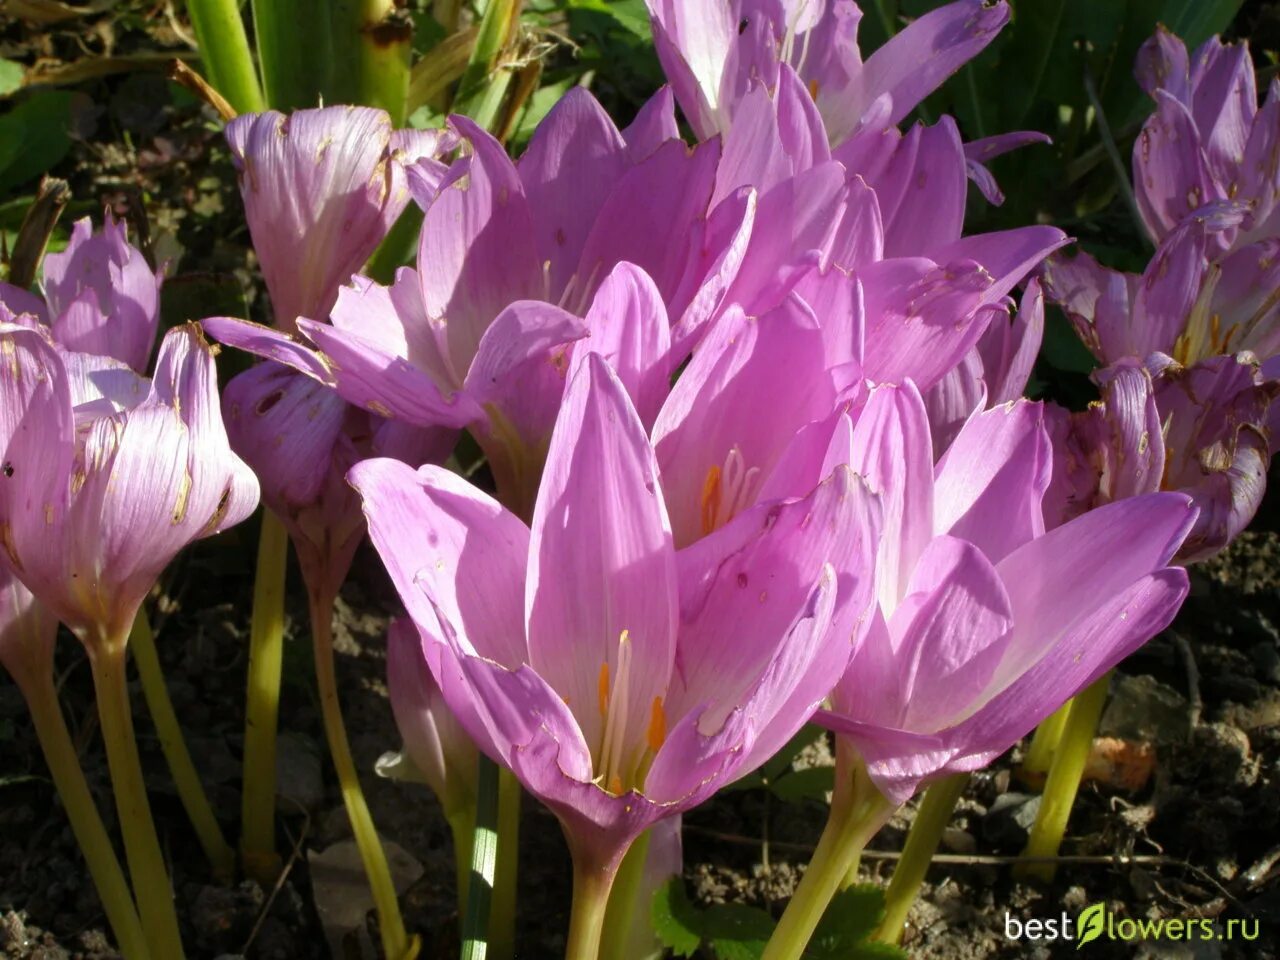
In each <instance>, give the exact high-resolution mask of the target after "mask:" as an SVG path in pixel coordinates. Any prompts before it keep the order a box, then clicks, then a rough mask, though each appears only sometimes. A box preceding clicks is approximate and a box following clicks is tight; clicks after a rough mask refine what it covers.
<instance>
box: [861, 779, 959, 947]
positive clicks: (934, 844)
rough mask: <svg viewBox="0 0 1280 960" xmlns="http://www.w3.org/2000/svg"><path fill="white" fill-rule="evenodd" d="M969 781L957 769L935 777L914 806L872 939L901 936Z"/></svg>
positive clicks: (891, 939)
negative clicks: (903, 844)
mask: <svg viewBox="0 0 1280 960" xmlns="http://www.w3.org/2000/svg"><path fill="white" fill-rule="evenodd" d="M968 783H969V774H967V773H957V774H954V775H952V776H950V777H946V778H945V779H943V780H939V781H937V782H936V783H934V784H932V785H931V786H930V787H929V789H927V790H926V791H925V792H924V798H923V799H922V800H921V801H920V807H919V809H917V810H916V818H915V820H914V821H913V822H912V824H911V829H910V830H909V831H908V832H907V842H906V845H905V846H904V847H903V848H902V857H901V858H900V859H899V860H898V865H897V866H896V867H894V869H893V879H892V880H890V881H889V888H888V889H887V890H886V891H885V895H884V918H883V919H882V920H881V921H880V926H879V927H878V928H877V929H876V932H875V934H874V939H876V940H881V941H883V942H885V943H897V942H898V941H899V940H901V939H902V928H903V926H904V925H905V924H906V922H907V913H908V911H910V909H911V904H913V903H915V899H916V896H917V895H918V894H919V893H920V886H921V884H923V883H924V877H925V874H926V873H927V872H928V870H929V863H930V861H931V860H933V855H934V854H935V853H937V852H938V844H939V843H940V842H941V840H942V832H943V831H944V830H946V828H947V824H948V823H950V822H951V814H952V812H953V811H954V810H955V808H956V804H957V803H959V802H960V796H961V794H963V793H964V788H965V786H966V785H968Z"/></svg>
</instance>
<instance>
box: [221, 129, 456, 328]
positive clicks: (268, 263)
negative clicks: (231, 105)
mask: <svg viewBox="0 0 1280 960" xmlns="http://www.w3.org/2000/svg"><path fill="white" fill-rule="evenodd" d="M226 134H227V143H228V144H229V145H230V147H231V157H232V160H233V162H234V163H235V165H236V171H237V175H238V178H239V181H240V195H241V197H242V198H243V199H244V207H245V218H246V219H247V220H248V223H249V234H250V236H251V237H252V238H253V248H254V250H255V251H256V253H257V255H258V261H259V263H260V264H261V267H262V275H263V278H264V279H265V280H266V283H267V291H268V293H270V295H271V305H272V307H273V312H274V316H275V324H276V326H277V327H278V328H279V329H281V330H283V331H285V332H292V331H293V330H294V329H295V323H296V321H297V319H298V317H318V318H323V317H326V316H328V315H329V310H330V309H332V307H333V301H334V297H335V296H336V294H337V290H338V287H339V286H341V285H342V284H344V283H346V282H347V281H348V280H350V279H351V276H352V274H354V273H356V272H357V271H358V270H360V269H361V267H363V266H364V264H365V261H366V260H368V259H369V257H370V256H371V255H372V254H373V251H374V250H375V249H376V248H377V246H378V244H379V243H380V242H381V241H382V238H383V237H385V236H386V235H387V231H388V230H390V229H391V225H392V224H393V223H395V221H396V218H397V217H399V216H400V214H401V213H402V212H403V210H404V208H405V206H406V205H407V204H408V203H409V199H410V192H409V183H408V179H407V178H406V175H405V170H404V168H405V166H406V165H407V164H410V163H414V162H416V161H419V160H425V161H426V162H427V163H428V164H430V163H431V161H430V159H429V158H430V157H432V156H433V155H434V154H435V153H436V152H437V151H439V150H440V149H441V148H442V147H443V145H444V144H445V143H447V137H444V136H442V135H441V134H439V133H438V132H436V131H416V130H392V128H391V117H390V116H389V115H388V114H387V113H386V112H384V111H382V110H375V109H372V108H370V107H352V106H337V107H322V108H320V109H316V110H297V111H295V112H293V113H291V114H289V115H287V116H286V115H285V114H282V113H277V112H276V111H274V110H271V111H268V112H266V113H246V114H241V115H240V116H238V117H236V118H235V119H234V120H232V121H231V122H230V123H228V124H227V131H226Z"/></svg>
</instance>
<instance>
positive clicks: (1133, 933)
mask: <svg viewBox="0 0 1280 960" xmlns="http://www.w3.org/2000/svg"><path fill="white" fill-rule="evenodd" d="M1258 934H1259V926H1258V921H1257V920H1248V919H1240V918H1232V919H1229V920H1211V919H1207V918H1206V919H1192V920H1183V919H1173V920H1138V919H1134V918H1132V917H1117V916H1116V915H1115V914H1113V913H1111V911H1109V910H1108V909H1107V905H1106V904H1105V903H1095V904H1092V905H1091V906H1088V907H1085V908H1084V909H1083V910H1081V911H1080V913H1079V914H1078V915H1077V916H1076V917H1074V918H1072V916H1071V915H1070V914H1069V913H1067V912H1065V911H1064V912H1063V914H1062V916H1061V917H1052V918H1049V919H1047V920H1039V919H1036V920H1021V919H1019V918H1018V917H1013V916H1010V915H1009V913H1008V912H1006V913H1005V915H1004V936H1005V939H1006V940H1045V941H1053V940H1075V941H1078V942H1077V943H1076V949H1077V950H1078V949H1080V948H1081V947H1083V946H1084V945H1085V944H1086V943H1090V942H1092V941H1094V940H1120V941H1126V942H1134V941H1141V940H1165V941H1188V940H1257V939H1258Z"/></svg>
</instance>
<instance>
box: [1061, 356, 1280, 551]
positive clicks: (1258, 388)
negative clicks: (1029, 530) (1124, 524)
mask: <svg viewBox="0 0 1280 960" xmlns="http://www.w3.org/2000/svg"><path fill="white" fill-rule="evenodd" d="M1094 379H1095V380H1097V381H1098V382H1099V384H1100V386H1101V387H1102V394H1103V396H1102V400H1101V401H1099V402H1097V403H1095V404H1093V405H1092V406H1090V407H1089V409H1087V410H1084V411H1081V412H1079V413H1072V414H1068V413H1067V412H1066V411H1063V410H1059V409H1056V408H1051V409H1053V417H1052V418H1051V425H1052V432H1053V434H1054V440H1055V443H1054V451H1055V457H1056V459H1057V466H1056V469H1055V471H1054V482H1053V484H1052V485H1051V487H1050V490H1049V493H1048V495H1047V496H1046V498H1045V519H1046V522H1047V523H1048V524H1049V525H1051V526H1053V525H1057V524H1059V523H1062V522H1064V521H1066V520H1070V519H1072V518H1074V517H1077V516H1079V515H1080V514H1082V513H1085V512H1086V511H1089V510H1092V509H1094V508H1095V507H1097V506H1099V505H1101V504H1104V503H1109V502H1112V501H1115V500H1120V499H1122V498H1124V497H1131V496H1134V495H1135V494H1140V493H1147V492H1150V491H1154V490H1160V489H1164V490H1172V491H1177V492H1179V493H1182V494H1185V495H1187V496H1189V497H1191V499H1192V501H1193V502H1194V503H1195V505H1196V506H1197V507H1198V508H1199V515H1198V517H1197V519H1196V523H1195V526H1194V527H1193V528H1192V530H1191V532H1190V533H1189V534H1188V535H1187V538H1186V540H1185V541H1184V543H1183V545H1182V547H1181V549H1180V550H1179V551H1178V555H1177V556H1178V560H1179V562H1182V563H1190V562H1193V561H1197V560H1203V559H1205V558H1206V557H1209V556H1212V555H1213V554H1215V553H1217V552H1218V551H1219V550H1221V549H1223V548H1224V547H1226V546H1227V545H1228V544H1229V543H1230V542H1231V541H1232V540H1234V539H1235V537H1236V536H1237V535H1238V534H1239V533H1240V531H1242V530H1243V529H1244V528H1245V527H1247V526H1248V524H1249V522H1250V521H1251V520H1252V519H1253V516H1254V514H1255V513H1256V512H1257V510H1258V507H1259V506H1260V505H1261V503H1262V496H1263V494H1264V492H1265V490H1266V474H1267V464H1268V461H1269V460H1270V456H1271V449H1270V446H1269V441H1270V437H1271V430H1272V425H1271V424H1269V423H1268V418H1269V417H1272V416H1274V409H1275V406H1276V398H1277V397H1278V396H1280V381H1277V380H1276V379H1275V378H1274V377H1265V376H1263V375H1262V373H1261V372H1260V370H1259V369H1258V363H1257V361H1256V360H1255V359H1254V358H1253V357H1252V356H1251V355H1249V354H1241V355H1239V356H1218V357H1211V358H1209V359H1208V360H1202V361H1200V362H1198V363H1195V364H1192V365H1191V366H1188V367H1184V366H1182V365H1181V364H1178V363H1176V362H1173V361H1170V360H1168V359H1167V358H1165V359H1164V360H1163V361H1161V362H1160V363H1159V365H1158V366H1157V367H1156V368H1155V369H1154V371H1148V369H1146V368H1145V367H1143V366H1142V365H1140V364H1138V363H1136V362H1134V361H1127V362H1121V363H1117V364H1115V365H1113V366H1112V367H1108V368H1106V369H1104V370H1101V371H1099V372H1098V373H1096V374H1095V375H1094Z"/></svg>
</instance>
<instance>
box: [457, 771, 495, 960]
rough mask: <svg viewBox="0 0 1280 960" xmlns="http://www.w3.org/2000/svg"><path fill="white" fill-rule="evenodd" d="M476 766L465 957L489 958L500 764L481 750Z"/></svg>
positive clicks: (467, 959) (472, 959)
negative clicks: (474, 813) (474, 815)
mask: <svg viewBox="0 0 1280 960" xmlns="http://www.w3.org/2000/svg"><path fill="white" fill-rule="evenodd" d="M477 764H478V765H477V768H476V817H475V828H474V830H473V831H472V834H471V847H470V853H471V858H470V861H469V863H468V866H469V873H468V877H467V909H466V912H465V913H464V914H463V915H462V960H486V958H487V957H488V952H489V921H490V920H491V919H492V917H493V911H492V903H493V881H494V875H495V872H496V870H497V865H498V856H497V854H498V793H499V787H498V765H497V764H496V763H494V762H493V761H492V760H490V759H489V758H488V757H486V756H485V755H484V754H481V755H480V756H479V758H478V761H477Z"/></svg>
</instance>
